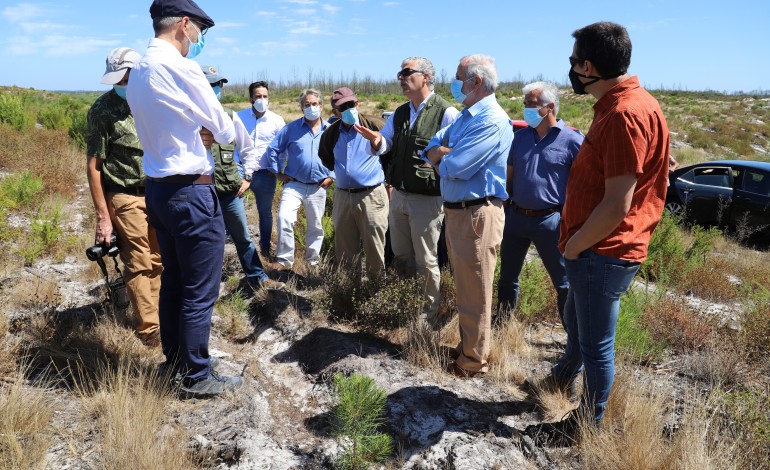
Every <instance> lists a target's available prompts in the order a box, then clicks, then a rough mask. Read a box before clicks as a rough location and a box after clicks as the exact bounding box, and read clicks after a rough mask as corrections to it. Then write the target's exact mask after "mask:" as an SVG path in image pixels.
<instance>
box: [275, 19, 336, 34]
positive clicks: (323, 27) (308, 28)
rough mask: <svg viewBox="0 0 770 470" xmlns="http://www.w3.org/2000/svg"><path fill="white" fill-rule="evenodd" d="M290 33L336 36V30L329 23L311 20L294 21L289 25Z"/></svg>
mask: <svg viewBox="0 0 770 470" xmlns="http://www.w3.org/2000/svg"><path fill="white" fill-rule="evenodd" d="M288 27H289V29H288V31H287V32H288V33H289V34H309V35H313V36H334V35H335V33H334V31H333V30H332V29H331V28H330V27H329V25H328V24H325V23H323V22H322V23H318V22H313V23H312V24H311V23H310V22H309V21H292V22H290V23H289V25H288Z"/></svg>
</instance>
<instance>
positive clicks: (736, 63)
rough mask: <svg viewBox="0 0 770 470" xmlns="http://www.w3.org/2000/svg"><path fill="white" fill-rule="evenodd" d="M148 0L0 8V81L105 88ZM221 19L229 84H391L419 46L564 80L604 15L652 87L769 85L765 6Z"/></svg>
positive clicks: (219, 36)
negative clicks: (618, 27)
mask: <svg viewBox="0 0 770 470" xmlns="http://www.w3.org/2000/svg"><path fill="white" fill-rule="evenodd" d="M150 3H151V1H150V0H127V1H122V2H116V1H104V0H101V1H96V0H59V1H55V2H54V1H15V0H3V2H2V3H1V4H0V27H1V28H2V31H3V33H4V41H3V45H2V47H0V64H2V66H0V85H17V86H21V87H34V88H37V89H47V90H104V89H106V88H107V87H105V86H104V85H100V84H99V80H100V78H101V75H102V73H103V72H104V60H105V58H106V55H107V52H108V51H109V50H110V49H112V48H113V47H120V46H129V47H132V48H134V49H136V50H137V51H138V52H139V53H143V52H144V50H145V48H146V46H147V41H148V39H149V38H150V37H152V25H151V21H150V17H149V12H148V11H149V6H150ZM197 3H198V5H200V6H201V7H202V8H203V9H204V10H205V11H206V12H207V13H208V14H209V16H211V17H212V18H213V19H214V21H215V22H216V23H217V24H216V26H215V27H214V28H212V29H211V31H209V33H208V34H207V35H206V46H205V47H204V49H203V52H202V53H201V55H200V56H198V58H197V59H196V60H197V61H199V62H201V63H204V64H208V65H214V66H217V67H218V68H219V70H220V73H221V74H223V75H224V76H226V77H227V78H229V79H230V80H231V81H235V82H250V81H252V80H255V79H263V78H267V79H269V80H279V79H283V80H291V79H304V78H306V77H307V76H308V75H309V74H313V75H315V76H318V75H319V74H321V73H323V74H326V75H330V74H331V75H332V76H334V77H340V76H343V77H351V76H353V73H355V74H356V76H357V77H359V78H362V77H364V76H370V77H371V78H373V79H376V80H378V79H388V80H389V79H393V80H395V74H396V72H397V71H398V69H399V65H400V62H401V60H402V59H403V58H405V57H408V56H412V55H420V56H424V57H427V58H429V59H430V60H431V61H433V63H434V65H435V66H436V69H437V70H438V71H439V74H440V71H441V70H442V69H444V70H445V71H446V73H447V76H448V77H450V78H451V77H452V76H453V75H454V72H455V68H456V66H457V62H458V59H459V58H460V57H462V56H464V55H467V54H473V53H485V54H488V55H491V56H493V57H495V58H496V60H497V65H498V70H499V74H500V78H501V79H502V80H512V79H523V80H529V79H533V78H539V77H542V78H544V79H548V80H553V81H556V82H558V83H567V72H568V71H569V64H568V61H567V57H568V56H569V54H570V52H571V50H572V44H573V39H572V36H571V33H572V31H574V30H575V29H577V28H579V27H581V26H585V25H587V24H590V23H593V22H595V21H601V20H609V21H614V22H617V23H620V24H622V25H624V26H626V27H627V28H628V31H629V34H630V36H631V41H632V42H633V46H634V49H633V55H632V59H631V67H630V69H629V72H630V73H631V74H633V75H638V76H639V78H640V80H641V81H642V83H643V84H644V85H645V86H647V87H649V88H661V87H665V88H677V89H685V90H716V91H728V92H734V91H752V90H770V35H769V34H768V32H767V31H768V28H769V26H768V22H769V21H770V2H768V1H767V0H732V1H720V2H716V1H711V0H705V1H698V2H696V1H691V0H684V1H678V0H666V1H658V0H647V1H645V0H641V1H638V2H630V1H617V0H615V1H589V0H583V1H570V2H566V1H560V0H556V1H551V2H531V1H530V2H517V1H511V0H508V1H497V2H491V1H481V2H479V1H476V2H473V1H470V2H469V1H460V0H444V1H432V0H422V1H418V0H411V1H405V0H400V1H383V0H328V1H323V0H250V1H245V0H198V2H197Z"/></svg>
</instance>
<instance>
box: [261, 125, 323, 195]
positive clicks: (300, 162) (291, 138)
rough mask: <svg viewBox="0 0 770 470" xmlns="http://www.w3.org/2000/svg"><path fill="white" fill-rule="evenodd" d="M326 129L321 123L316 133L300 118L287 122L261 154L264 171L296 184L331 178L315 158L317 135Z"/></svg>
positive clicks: (316, 155)
mask: <svg viewBox="0 0 770 470" xmlns="http://www.w3.org/2000/svg"><path fill="white" fill-rule="evenodd" d="M328 126H329V123H327V122H326V121H321V126H320V128H319V129H318V132H317V133H313V128H312V127H311V126H310V124H308V122H307V120H305V118H304V117H301V118H299V119H297V120H295V121H292V122H290V123H289V124H287V125H286V126H285V127H283V128H282V129H281V130H280V131H278V135H277V136H275V139H273V141H272V142H270V145H268V146H267V151H266V152H265V153H266V155H267V160H268V168H267V169H268V170H270V171H271V172H273V173H281V172H283V173H284V174H286V175H288V176H290V177H291V178H293V179H294V180H296V181H299V182H300V183H320V182H322V181H323V180H325V179H326V178H329V177H331V178H334V172H332V171H329V169H328V168H326V167H325V166H324V165H323V163H321V159H320V158H319V157H318V145H319V143H320V141H321V134H322V133H323V131H324V130H326V128H327V127H328Z"/></svg>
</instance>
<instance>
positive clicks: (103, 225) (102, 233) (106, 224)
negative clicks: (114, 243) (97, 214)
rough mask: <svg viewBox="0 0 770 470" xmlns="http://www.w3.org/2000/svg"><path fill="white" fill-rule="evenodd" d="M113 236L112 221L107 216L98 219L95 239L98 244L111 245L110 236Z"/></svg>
mask: <svg viewBox="0 0 770 470" xmlns="http://www.w3.org/2000/svg"><path fill="white" fill-rule="evenodd" d="M111 236H112V221H111V220H110V219H109V217H107V218H103V219H97V221H96V236H95V237H94V240H95V241H96V243H97V244H101V243H104V244H105V245H107V246H110V238H111Z"/></svg>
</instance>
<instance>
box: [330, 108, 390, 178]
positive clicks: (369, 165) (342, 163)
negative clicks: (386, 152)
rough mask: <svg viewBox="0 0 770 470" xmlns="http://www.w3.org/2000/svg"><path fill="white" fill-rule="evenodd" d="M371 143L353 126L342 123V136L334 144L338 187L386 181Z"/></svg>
mask: <svg viewBox="0 0 770 470" xmlns="http://www.w3.org/2000/svg"><path fill="white" fill-rule="evenodd" d="M370 149H371V145H370V144H369V141H368V140H366V139H365V138H364V137H363V136H362V135H361V134H359V133H358V132H357V131H356V130H355V129H354V128H353V127H351V128H350V129H348V128H347V127H345V126H344V125H342V124H341V123H340V137H339V139H338V140H337V143H336V144H335V145H334V174H335V175H336V176H337V187H338V188H342V189H356V188H363V187H367V186H375V185H378V184H380V183H382V182H383V181H385V172H384V171H382V164H381V163H380V159H379V157H377V156H376V155H372V154H371V153H370V152H369V150H370Z"/></svg>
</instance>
